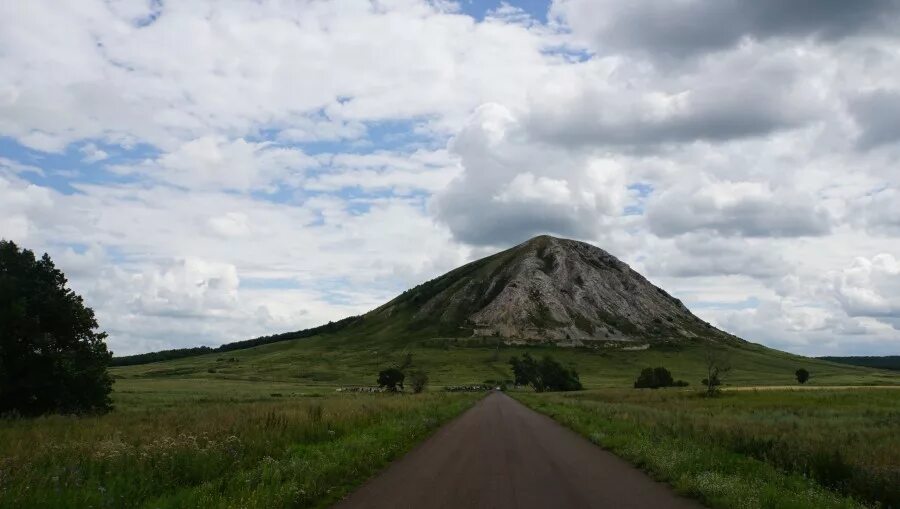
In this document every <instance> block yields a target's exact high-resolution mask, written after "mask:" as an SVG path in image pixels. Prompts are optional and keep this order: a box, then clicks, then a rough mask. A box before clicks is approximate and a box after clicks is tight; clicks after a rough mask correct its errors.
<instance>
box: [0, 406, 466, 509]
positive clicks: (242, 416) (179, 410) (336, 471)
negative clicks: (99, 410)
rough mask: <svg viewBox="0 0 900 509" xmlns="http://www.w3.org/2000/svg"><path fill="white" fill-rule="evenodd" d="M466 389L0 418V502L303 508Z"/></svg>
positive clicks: (409, 436) (323, 500) (446, 409)
mask: <svg viewBox="0 0 900 509" xmlns="http://www.w3.org/2000/svg"><path fill="white" fill-rule="evenodd" d="M476 398H477V396H474V395H447V394H423V395H416V396H388V395H341V396H329V397H324V398H289V399H287V398H286V399H279V400H278V401H268V402H250V403H238V404H224V403H211V404H204V405H195V404H190V405H189V404H182V405H175V406H174V407H172V408H166V409H154V410H144V411H141V410H134V409H132V410H130V411H123V412H113V413H112V414H109V415H106V416H103V417H81V418H79V417H65V416H51V417H44V418H38V419H29V420H7V421H0V507H17V508H19V507H22V508H24V507H60V508H82V507H96V508H100V507H154V508H163V507H314V506H321V505H325V504H327V503H329V502H332V501H334V500H336V499H338V498H339V497H340V496H341V495H343V494H344V493H346V492H347V491H348V490H350V489H351V488H352V487H353V486H355V485H356V484H358V483H359V482H361V481H362V480H363V479H365V478H367V477H369V476H371V475H372V474H374V473H375V472H377V471H378V470H379V469H380V468H381V467H383V466H384V465H385V464H386V463H387V462H389V461H390V460H391V459H393V458H395V457H396V456H398V455H399V454H401V453H402V452H403V451H405V450H407V449H408V448H409V447H411V446H412V445H413V444H414V443H415V442H417V441H418V440H420V439H422V438H423V437H424V436H426V435H427V434H428V433H429V432H430V431H431V430H433V429H435V428H436V427H437V426H439V425H440V424H441V423H443V422H445V421H446V420H448V419H449V418H451V417H453V416H454V415H456V414H458V413H459V412H460V411H462V410H463V409H464V408H466V407H468V406H469V405H470V404H471V402H472V401H474V400H475V399H476Z"/></svg>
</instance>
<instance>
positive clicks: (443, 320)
mask: <svg viewBox="0 0 900 509" xmlns="http://www.w3.org/2000/svg"><path fill="white" fill-rule="evenodd" d="M382 320H384V321H391V322H397V321H402V322H406V328H407V329H408V330H410V331H415V330H422V332H423V333H424V332H425V331H426V330H429V329H430V330H433V331H434V332H435V333H439V334H444V335H452V336H476V337H485V336H487V337H499V338H503V339H504V340H505V342H507V343H532V342H553V343H556V344H559V345H571V346H578V345H585V344H591V343H598V342H599V343H602V342H611V341H614V342H639V343H643V344H646V343H652V342H657V341H679V340H685V339H690V338H705V339H710V340H716V339H736V338H734V337H733V336H730V335H728V334H726V333H724V332H722V331H719V330H718V329H715V328H713V327H712V326H711V325H709V324H707V323H706V322H704V321H703V320H701V319H699V318H697V317H696V316H695V315H694V314H692V313H691V312H690V310H688V309H687V308H686V307H685V306H684V304H682V303H681V301H679V300H678V299H676V298H674V297H672V296H671V295H669V294H668V293H666V292H665V291H664V290H662V289H661V288H659V287H656V286H654V285H653V284H652V283H650V282H649V281H647V279H646V278H644V277H643V276H641V275H640V274H638V273H637V272H635V271H634V270H632V269H631V267H629V266H628V265H627V264H625V263H624V262H622V261H621V260H619V259H617V258H616V257H614V256H612V255H611V254H609V253H607V252H606V251H604V250H602V249H600V248H598V247H595V246H592V245H590V244H586V243H584V242H578V241H574V240H568V239H559V238H555V237H550V236H546V235H544V236H540V237H535V238H533V239H531V240H529V241H527V242H524V243H522V244H519V245H518V246H515V247H513V248H511V249H509V250H506V251H503V252H500V253H497V254H495V255H493V256H489V257H487V258H483V259H481V260H478V261H475V262H472V263H469V264H467V265H464V266H462V267H460V268H458V269H456V270H453V271H451V272H448V273H447V274H445V275H443V276H441V277H438V278H436V279H434V280H432V281H429V282H427V283H424V284H421V285H419V286H417V287H415V288H413V289H411V290H408V291H406V292H404V293H403V294H402V295H400V296H398V297H397V298H395V299H394V300H392V301H390V302H388V303H387V304H385V305H383V306H381V307H379V308H378V309H376V310H374V311H372V312H371V313H368V314H367V315H365V317H364V318H363V321H365V322H368V323H369V324H370V325H371V324H373V323H377V322H380V321H382Z"/></svg>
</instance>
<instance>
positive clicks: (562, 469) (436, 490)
mask: <svg viewBox="0 0 900 509" xmlns="http://www.w3.org/2000/svg"><path fill="white" fill-rule="evenodd" d="M335 507H336V508H339V509H356V508H391V509H399V508H410V509H413V508H414V509H430V508H453V509H462V508H484V509H506V508H522V509H530V508H535V509H537V508H541V509H544V508H550V509H553V508H584V507H598V508H600V507H602V508H608V509H628V508H634V509H637V508H654V509H657V508H676V509H680V508H692V509H697V508H702V507H703V506H701V505H700V504H699V503H697V502H694V501H691V500H688V499H685V498H682V497H680V496H678V495H676V494H675V493H674V492H673V491H672V489H671V488H669V487H668V486H666V485H664V484H661V483H658V482H655V481H653V480H652V479H650V478H649V477H647V475H646V474H644V473H643V472H641V471H640V470H637V469H636V468H634V467H632V466H631V465H629V464H628V463H626V462H625V461H623V460H621V459H619V458H618V457H616V456H614V455H612V454H611V453H609V452H606V451H604V450H603V449H601V448H599V447H597V446H595V445H594V444H592V443H590V442H589V441H587V440H586V439H584V438H583V437H581V436H580V435H577V434H576V433H574V432H573V431H571V430H569V429H567V428H564V427H563V426H562V425H560V424H558V423H556V422H555V421H553V420H552V419H550V418H549V417H546V416H543V415H541V414H539V413H537V412H535V411H533V410H531V409H529V408H527V407H525V406H524V405H522V404H521V403H519V402H518V401H515V400H514V399H512V398H510V397H509V396H506V395H505V394H503V393H499V392H495V393H492V394H490V395H488V396H487V397H486V398H484V399H482V400H481V401H480V402H479V403H478V404H477V405H476V406H475V407H474V408H472V409H470V410H469V411H467V412H466V413H464V414H463V415H462V416H460V417H459V418H457V419H456V420H454V421H452V422H450V423H449V424H447V425H446V426H444V427H443V428H441V429H440V430H438V431H437V432H436V433H435V434H434V435H433V436H432V437H431V438H429V439H428V440H426V441H425V442H424V443H422V444H421V445H419V446H418V447H417V448H415V449H414V450H413V451H412V452H410V453H409V454H407V455H406V456H405V457H403V458H401V459H400V460H398V461H397V462H395V463H393V464H392V465H391V466H390V467H388V468H387V470H385V471H384V472H382V473H381V474H380V475H378V476H376V477H375V478H373V479H370V480H369V481H368V482H367V483H366V484H364V485H363V486H362V487H361V488H359V489H358V490H357V491H356V492H354V493H352V494H351V495H350V496H349V497H348V498H346V499H344V500H343V501H341V502H339V503H338V504H337V505H336V506H335Z"/></svg>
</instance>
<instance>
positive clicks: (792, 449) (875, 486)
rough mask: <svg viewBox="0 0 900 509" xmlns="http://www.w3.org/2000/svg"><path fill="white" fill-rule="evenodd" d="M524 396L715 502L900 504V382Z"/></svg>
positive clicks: (653, 471)
mask: <svg viewBox="0 0 900 509" xmlns="http://www.w3.org/2000/svg"><path fill="white" fill-rule="evenodd" d="M514 395H515V397H516V398H517V399H519V400H520V401H522V402H523V403H525V404H526V405H528V406H530V407H532V408H534V409H535V410H538V411H540V412H543V413H545V414H547V415H550V416H551V417H553V418H554V419H556V420H558V421H559V422H561V423H563V424H564V425H566V426H569V427H570V428H572V429H574V430H575V431H577V432H579V433H581V434H583V435H584V436H586V437H588V438H589V439H590V440H591V441H593V442H595V443H596V444H598V445H600V446H602V447H604V448H606V449H608V450H610V451H612V452H613V453H615V454H617V455H619V456H621V457H623V458H625V459H627V460H629V461H631V462H632V463H634V464H636V465H638V466H639V467H641V468H643V469H644V470H646V471H647V472H649V473H650V474H651V475H653V476H654V477H656V478H657V479H659V480H663V481H666V482H669V483H671V484H672V485H674V486H675V488H676V489H677V490H679V491H680V492H683V493H685V494H688V495H690V496H693V497H696V498H699V499H700V500H702V501H703V502H704V503H705V504H707V505H709V506H710V507H714V508H723V509H724V508H735V507H740V508H810V509H813V508H850V507H883V508H890V507H895V508H896V507H900V391H898V390H894V389H854V390H843V391H842V390H827V389H822V390H817V391H799V390H798V391H791V390H767V391H758V392H756V391H741V392H736V391H724V392H721V393H720V394H719V395H718V396H717V397H713V398H710V397H704V395H702V394H701V393H699V392H697V391H690V390H660V391H635V390H612V389H607V390H598V391H590V392H581V393H575V394H565V395H562V394H529V393H515V394H514Z"/></svg>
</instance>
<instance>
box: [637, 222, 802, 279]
mask: <svg viewBox="0 0 900 509" xmlns="http://www.w3.org/2000/svg"><path fill="white" fill-rule="evenodd" d="M652 251H653V255H652V256H649V257H648V258H647V259H646V260H645V261H644V263H643V265H644V267H645V269H646V270H647V272H648V274H649V275H653V276H657V275H659V276H669V277H679V278H694V277H709V276H747V277H752V278H758V279H770V278H777V277H780V276H782V275H783V274H785V273H790V272H791V271H792V270H793V267H792V266H791V264H789V263H788V262H787V261H786V260H785V259H784V258H783V257H782V256H780V255H779V254H778V253H775V252H772V251H771V250H770V249H768V248H767V246H766V244H765V242H764V241H762V242H760V241H757V242H754V241H751V240H748V239H744V238H736V239H727V238H721V237H718V236H716V235H714V234H713V235H710V234H702V233H695V234H689V235H683V236H680V237H678V238H677V239H675V240H674V243H673V245H667V244H663V245H660V246H654V248H653V250H652Z"/></svg>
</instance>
